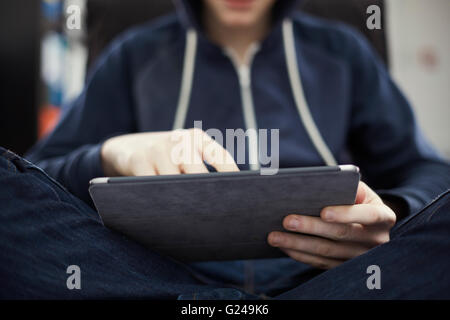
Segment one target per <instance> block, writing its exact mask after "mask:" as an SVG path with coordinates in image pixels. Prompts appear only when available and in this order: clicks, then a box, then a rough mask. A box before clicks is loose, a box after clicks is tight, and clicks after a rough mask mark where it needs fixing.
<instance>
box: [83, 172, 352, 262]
mask: <svg viewBox="0 0 450 320" xmlns="http://www.w3.org/2000/svg"><path fill="white" fill-rule="evenodd" d="M359 177H360V176H359V170H358V168H357V167H355V166H351V165H346V166H336V167H314V168H295V169H294V168H293V169H280V170H279V172H278V174H276V175H261V174H260V173H259V171H242V172H237V173H208V174H193V175H177V176H154V177H119V178H97V179H94V180H92V181H91V185H90V188H89V192H90V194H91V197H92V199H93V200H94V203H95V206H96V208H97V210H98V212H99V214H100V216H101V218H102V220H103V223H104V224H105V226H107V227H109V228H112V229H114V230H117V231H119V232H121V233H123V234H125V235H127V236H128V237H130V238H132V239H134V240H136V241H138V242H140V243H142V244H144V245H146V246H148V247H149V248H151V249H153V250H155V251H157V252H159V253H161V254H164V255H168V256H171V257H173V258H175V259H178V260H181V261H185V262H191V261H208V260H235V259H258V258H274V257H280V256H283V253H282V252H281V251H280V250H279V249H276V248H273V247H270V246H269V245H268V244H267V235H268V234H269V233H270V232H271V231H274V230H280V231H281V230H284V229H283V227H282V221H283V218H284V217H285V216H287V215H289V214H292V213H296V214H303V215H312V216H318V215H319V213H320V211H321V209H322V208H323V207H325V206H329V205H348V204H353V203H354V201H355V196H356V189H357V185H358V181H359Z"/></svg>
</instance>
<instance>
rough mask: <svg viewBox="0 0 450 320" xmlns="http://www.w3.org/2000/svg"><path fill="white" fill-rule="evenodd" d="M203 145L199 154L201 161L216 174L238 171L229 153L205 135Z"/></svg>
mask: <svg viewBox="0 0 450 320" xmlns="http://www.w3.org/2000/svg"><path fill="white" fill-rule="evenodd" d="M204 141H205V145H204V146H202V148H201V150H200V152H201V155H202V158H203V160H205V161H206V162H208V163H209V164H210V165H211V166H213V167H214V168H215V169H216V170H217V171H218V172H233V171H239V168H238V166H237V164H236V162H235V161H234V159H233V157H232V156H231V155H230V153H229V152H228V151H227V150H226V149H225V148H223V147H222V146H221V145H220V144H218V143H217V142H216V141H215V140H213V139H212V138H211V137H210V136H208V135H207V134H206V133H205V137H204Z"/></svg>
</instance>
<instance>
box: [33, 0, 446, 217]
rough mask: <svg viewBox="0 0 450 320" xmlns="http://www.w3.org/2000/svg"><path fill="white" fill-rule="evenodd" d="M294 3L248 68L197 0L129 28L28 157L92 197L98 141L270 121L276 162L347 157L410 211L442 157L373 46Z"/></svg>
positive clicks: (424, 196) (441, 174)
mask: <svg viewBox="0 0 450 320" xmlns="http://www.w3.org/2000/svg"><path fill="white" fill-rule="evenodd" d="M293 2H294V1H277V4H276V7H275V9H274V24H273V28H272V30H271V32H270V34H269V35H268V37H267V38H266V39H265V40H264V41H262V42H261V43H260V44H259V46H258V48H257V49H255V50H254V52H253V53H254V55H253V56H252V59H251V65H250V67H249V68H248V69H247V70H244V71H247V73H245V72H241V71H242V70H240V69H238V68H236V67H235V64H233V61H232V59H230V55H229V54H227V51H226V50H224V49H223V48H220V47H219V46H217V45H215V44H213V43H211V42H210V41H209V40H208V39H207V38H206V36H205V35H204V33H203V32H202V27H201V23H200V19H199V9H198V8H197V7H196V6H197V5H194V4H193V3H195V1H179V3H177V5H178V14H177V15H175V14H174V15H170V16H167V17H164V18H162V19H159V20H158V21H156V22H153V23H150V24H146V25H143V26H140V27H137V28H134V29H132V30H130V31H128V32H126V33H125V34H123V35H122V36H120V37H119V38H118V39H117V40H116V41H114V42H113V43H112V45H111V46H110V47H109V49H108V50H106V52H105V53H104V54H103V55H102V57H101V58H100V59H99V60H98V61H97V63H96V65H95V67H94V68H93V70H91V72H90V76H89V77H88V80H87V83H86V86H85V89H84V90H83V92H82V94H81V95H80V96H79V97H78V99H76V100H75V101H74V102H73V103H72V104H70V105H68V106H66V107H65V108H64V110H63V114H62V118H61V120H60V122H59V124H58V125H57V127H56V129H55V130H54V131H53V132H52V133H51V134H50V135H49V136H48V137H47V138H46V139H44V140H42V141H41V142H39V143H38V144H37V145H36V146H35V147H34V148H33V149H32V150H31V152H30V153H29V154H28V156H27V157H28V159H29V160H31V161H33V162H35V163H37V164H38V165H39V166H41V167H42V168H43V169H45V170H46V171H47V172H48V173H49V174H50V175H51V176H53V177H54V178H56V179H57V180H58V181H60V182H61V183H62V184H63V185H65V186H66V187H67V188H68V190H70V191H71V192H72V193H74V194H75V195H77V196H78V197H79V198H81V199H83V200H85V201H89V195H88V192H87V189H88V182H89V180H90V179H92V178H94V177H98V176H104V172H103V170H102V166H101V160H100V148H101V145H102V142H103V141H105V140H106V139H108V138H110V137H112V136H115V135H119V134H125V133H133V132H148V131H167V130H172V129H173V128H177V127H186V128H189V127H193V123H194V121H195V120H202V122H203V128H204V129H208V128H218V129H220V130H222V131H223V132H224V133H225V129H226V128H234V129H236V128H243V129H246V128H264V129H272V128H273V129H280V142H279V147H280V149H279V152H280V167H302V166H320V165H324V164H333V163H334V162H336V163H350V162H351V163H354V164H356V165H358V166H359V167H360V169H361V172H362V178H363V180H365V181H366V183H367V184H368V185H369V186H371V187H372V188H374V189H375V190H376V191H377V192H378V193H379V194H380V195H381V196H383V197H384V198H388V197H390V198H392V197H395V198H397V199H401V200H402V201H403V202H404V203H405V204H407V205H408V206H409V212H410V213H412V212H416V211H417V210H418V209H420V208H421V207H423V206H424V205H425V204H426V203H427V202H429V201H430V200H431V199H432V198H434V197H435V196H437V195H438V194H439V193H441V192H442V191H444V190H447V189H448V187H449V185H450V169H449V168H450V167H449V165H448V163H446V162H445V161H443V160H441V159H440V158H439V156H438V155H437V154H436V153H435V152H434V151H433V149H432V148H431V147H430V145H429V144H427V142H426V141H425V140H424V138H423V137H422V135H421V134H420V132H419V130H418V128H417V125H416V123H415V120H414V117H413V113H412V110H411V107H410V105H409V103H408V102H407V100H406V99H405V97H404V96H403V95H402V93H401V92H400V91H399V89H398V88H397V86H396V85H395V84H394V83H393V82H392V80H391V77H390V76H389V74H388V72H387V71H386V69H385V67H384V65H383V63H382V62H381V61H380V59H379V58H378V56H377V55H376V54H374V52H373V50H372V48H371V47H370V46H369V44H368V43H367V42H366V41H365V40H364V39H363V38H362V37H361V36H360V35H359V34H358V33H356V32H355V31H354V30H352V29H351V28H349V27H347V26H344V25H342V24H338V23H331V22H326V21H323V20H320V19H317V18H313V17H310V16H308V15H305V14H301V13H296V14H293V13H292V12H293V11H292V10H290V9H292V6H293ZM196 3H197V4H198V3H199V2H198V1H197V2H196ZM286 19H287V20H286ZM283 21H284V22H283ZM289 21H292V24H290V23H289ZM188 30H190V32H189V33H188ZM290 32H293V34H290ZM187 34H189V36H187ZM187 39H189V40H187ZM289 55H290V57H289ZM183 77H185V79H184V80H183V79H182V78H183ZM296 80H299V81H296ZM244 95H245V97H246V98H244V97H243V96H244ZM244 100H245V101H244ZM249 101H250V102H249ZM305 107H306V108H305ZM308 126H309V127H308ZM246 168H248V167H247V166H245V165H244V166H241V169H246Z"/></svg>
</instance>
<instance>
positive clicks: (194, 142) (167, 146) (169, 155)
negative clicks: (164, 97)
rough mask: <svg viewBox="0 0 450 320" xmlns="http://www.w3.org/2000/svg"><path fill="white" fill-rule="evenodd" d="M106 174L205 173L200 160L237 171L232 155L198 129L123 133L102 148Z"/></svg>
mask: <svg viewBox="0 0 450 320" xmlns="http://www.w3.org/2000/svg"><path fill="white" fill-rule="evenodd" d="M101 157H102V165H103V169H104V171H105V174H106V175H108V176H143V175H146V176H151V175H166V174H180V173H207V172H208V169H207V168H206V166H205V164H204V162H203V161H206V162H208V163H209V164H210V165H211V166H213V167H214V168H215V169H216V170H217V171H220V172H226V171H239V169H238V167H237V165H236V163H235V162H234V160H233V158H232V157H231V155H230V154H229V153H228V152H227V151H226V150H225V149H224V148H223V147H222V146H221V145H220V144H218V143H217V142H216V141H214V140H213V139H212V138H211V137H210V136H208V134H206V133H205V132H203V131H202V130H200V129H188V130H176V131H167V132H148V133H136V134H128V135H122V136H118V137H114V138H111V139H109V140H107V141H106V142H105V143H104V144H103V146H102V150H101Z"/></svg>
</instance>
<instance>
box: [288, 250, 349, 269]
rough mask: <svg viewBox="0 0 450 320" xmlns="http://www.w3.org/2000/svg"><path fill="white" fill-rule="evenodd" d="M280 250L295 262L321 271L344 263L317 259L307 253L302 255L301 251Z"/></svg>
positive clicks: (335, 260)
mask: <svg viewBox="0 0 450 320" xmlns="http://www.w3.org/2000/svg"><path fill="white" fill-rule="evenodd" d="M281 250H282V251H283V252H284V253H286V254H287V255H288V256H289V257H291V258H292V259H294V260H296V261H299V262H303V263H305V264H309V265H310V266H313V267H314V268H318V269H323V270H327V269H332V268H334V267H337V266H338V265H340V264H342V263H343V262H344V261H341V260H337V259H330V258H324V257H317V256H314V255H311V254H309V253H304V252H301V251H296V250H291V249H281Z"/></svg>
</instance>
